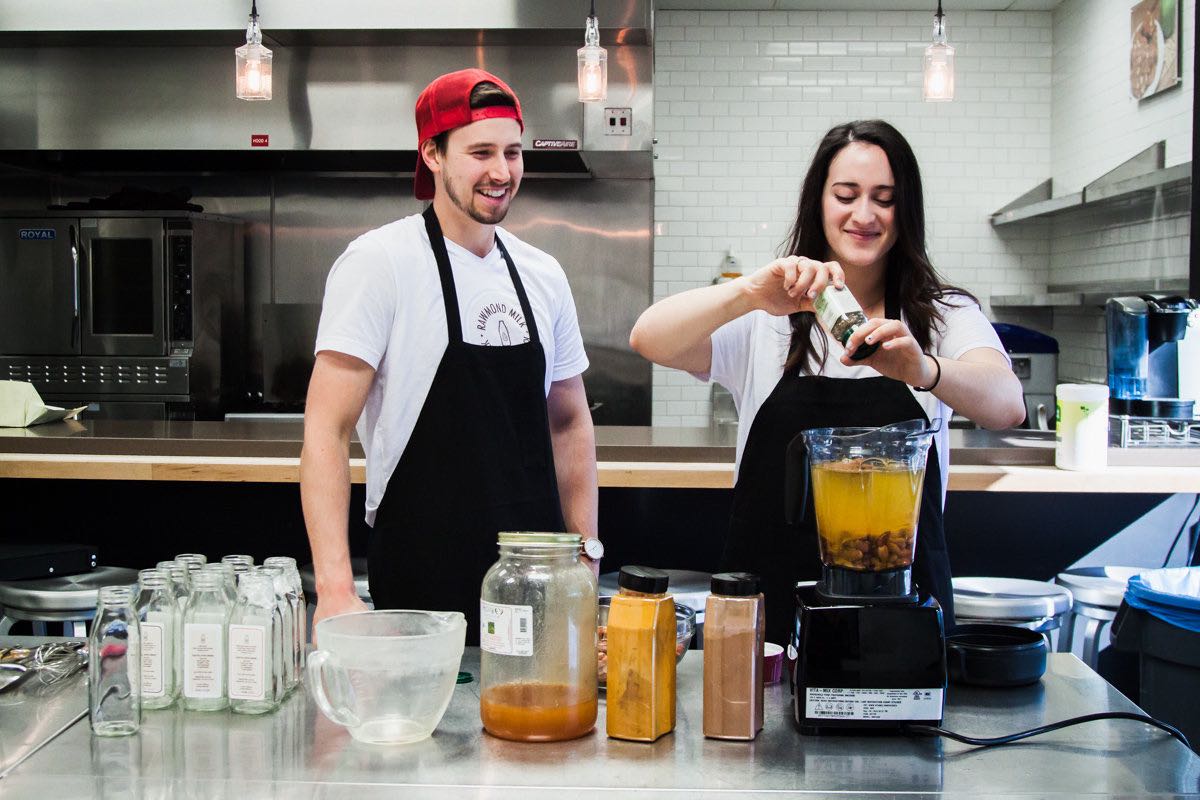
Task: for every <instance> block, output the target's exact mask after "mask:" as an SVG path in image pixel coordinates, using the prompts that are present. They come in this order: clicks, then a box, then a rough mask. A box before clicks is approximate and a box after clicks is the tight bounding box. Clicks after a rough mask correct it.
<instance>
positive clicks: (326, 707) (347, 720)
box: [307, 650, 360, 728]
mask: <svg viewBox="0 0 1200 800" xmlns="http://www.w3.org/2000/svg"><path fill="white" fill-rule="evenodd" d="M329 659H330V655H329V653H328V651H325V650H314V651H313V652H311V653H309V654H308V674H307V678H308V691H309V692H310V693H311V694H312V696H313V699H315V700H316V701H317V707H319V708H320V709H321V713H323V714H324V715H325V716H327V717H329V719H331V720H332V721H334V722H336V723H337V724H338V725H344V726H345V727H347V728H356V727H358V725H359V724H360V721H359V719H358V717H357V716H356V715H355V714H354V712H352V711H347V710H345V709H341V708H334V707H333V705H332V704H331V703H330V702H329V696H328V695H326V694H325V675H324V670H325V662H326V661H328V660H329ZM332 669H333V670H337V665H336V663H335V664H333V665H332ZM335 680H336V679H335Z"/></svg>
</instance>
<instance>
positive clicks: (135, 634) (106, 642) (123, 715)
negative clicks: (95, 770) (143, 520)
mask: <svg viewBox="0 0 1200 800" xmlns="http://www.w3.org/2000/svg"><path fill="white" fill-rule="evenodd" d="M88 711H89V713H90V717H91V722H92V733H94V734H96V735H97V736H128V735H129V734H131V733H137V731H138V728H140V727H141V725H142V652H141V628H140V626H139V625H138V618H137V612H136V611H135V610H134V607H133V589H132V587H129V586H105V587H103V588H101V589H100V593H99V603H98V604H97V605H96V617H95V619H94V620H93V622H92V632H91V634H90V635H89V636H88Z"/></svg>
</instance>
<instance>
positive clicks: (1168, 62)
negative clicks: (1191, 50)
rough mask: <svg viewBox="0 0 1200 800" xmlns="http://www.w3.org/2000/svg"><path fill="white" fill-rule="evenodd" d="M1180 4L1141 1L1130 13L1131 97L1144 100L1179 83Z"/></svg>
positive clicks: (1170, 0)
mask: <svg viewBox="0 0 1200 800" xmlns="http://www.w3.org/2000/svg"><path fill="white" fill-rule="evenodd" d="M1180 3H1181V0H1141V2H1139V3H1135V4H1134V6H1133V8H1132V9H1131V10H1130V12H1129V93H1130V95H1132V96H1133V98H1134V99H1135V100H1145V99H1146V98H1147V97H1150V96H1152V95H1155V94H1158V93H1159V92H1161V91H1163V90H1164V89H1170V88H1171V87H1172V86H1175V85H1177V84H1178V83H1179V28H1180V11H1179V7H1180Z"/></svg>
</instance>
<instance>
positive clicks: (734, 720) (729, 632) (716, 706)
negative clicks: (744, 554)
mask: <svg viewBox="0 0 1200 800" xmlns="http://www.w3.org/2000/svg"><path fill="white" fill-rule="evenodd" d="M759 583H760V582H759V578H758V576H757V575H751V574H750V573H747V572H723V573H720V574H717V575H713V576H712V584H711V586H712V594H710V595H709V596H708V600H707V601H706V602H705V605H704V735H705V736H707V737H709V738H712V739H743V740H749V739H753V738H754V737H756V736H758V732H759V731H761V730H762V727H763V644H764V638H763V637H764V632H765V629H766V616H765V609H764V606H763V596H762V593H761V592H760V590H759Z"/></svg>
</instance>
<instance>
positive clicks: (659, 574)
mask: <svg viewBox="0 0 1200 800" xmlns="http://www.w3.org/2000/svg"><path fill="white" fill-rule="evenodd" d="M670 582H671V576H670V575H668V574H667V573H665V572H663V571H662V570H661V569H655V568H654V567H621V572H620V574H618V575H617V585H618V586H620V587H621V588H622V589H631V590H633V591H635V592H644V593H645V594H662V593H663V592H665V591H666V590H667V586H668V585H669V584H670Z"/></svg>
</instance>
